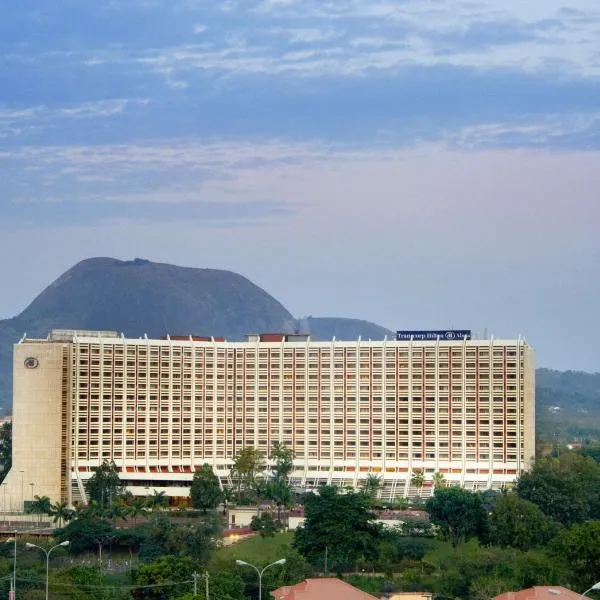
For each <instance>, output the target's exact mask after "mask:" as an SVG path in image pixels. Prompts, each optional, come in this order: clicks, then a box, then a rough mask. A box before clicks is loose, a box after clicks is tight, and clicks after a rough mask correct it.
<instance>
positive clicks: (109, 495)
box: [85, 460, 125, 509]
mask: <svg viewBox="0 0 600 600" xmlns="http://www.w3.org/2000/svg"><path fill="white" fill-rule="evenodd" d="M85 491H86V493H87V495H88V497H89V499H90V502H95V503H96V504H97V505H98V506H99V507H100V508H101V509H105V508H108V507H110V506H112V504H113V501H114V500H116V498H117V497H118V496H120V495H122V494H123V493H124V491H125V484H124V483H123V482H122V481H121V480H120V479H119V472H118V470H117V465H116V464H115V463H114V462H109V461H107V460H104V461H103V462H102V464H101V465H100V466H99V467H98V468H97V469H96V471H95V472H94V474H93V475H92V476H91V477H90V478H89V479H88V480H87V481H86V483H85Z"/></svg>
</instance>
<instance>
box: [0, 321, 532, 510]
mask: <svg viewBox="0 0 600 600" xmlns="http://www.w3.org/2000/svg"><path fill="white" fill-rule="evenodd" d="M534 374H535V369H534V353H533V350H532V348H531V347H530V346H529V345H528V344H527V343H526V342H525V340H523V339H516V340H494V339H492V340H470V339H466V338H465V339H461V340H452V341H448V340H446V339H440V338H437V339H435V340H431V341H416V340H414V339H410V340H407V341H396V340H394V341H391V340H383V341H362V340H357V341H353V342H340V341H335V340H333V341H328V342H316V341H312V340H311V339H310V337H309V336H303V335H287V334H277V335H274V334H270V335H251V336H248V339H247V341H245V342H228V341H225V340H222V339H215V338H200V337H195V336H191V337H170V338H167V339H145V338H144V339H126V338H124V337H122V336H118V335H117V334H116V333H112V332H90V331H64V330H55V331H52V332H51V333H50V334H49V336H48V338H47V339H42V340H36V339H23V340H21V342H20V343H18V344H16V345H15V348H14V398H13V466H12V469H11V471H10V472H9V474H8V476H7V478H6V480H5V483H6V486H5V488H4V491H3V494H4V500H3V501H4V504H5V506H4V510H7V509H8V508H12V509H19V508H21V507H22V506H23V504H24V502H25V501H27V500H29V499H30V497H33V495H34V494H38V495H40V496H42V495H46V496H49V497H50V498H51V499H52V500H53V501H57V500H59V501H66V502H68V503H70V504H71V503H75V502H81V501H85V500H86V496H85V488H84V482H85V480H86V479H88V478H89V477H91V476H92V474H93V472H94V469H95V468H96V467H97V466H98V465H99V464H101V462H102V461H103V460H105V459H107V460H114V461H115V463H116V464H117V466H118V468H119V472H120V477H121V478H122V479H123V480H125V481H126V483H127V486H128V487H129V489H130V490H131V491H132V492H133V493H134V494H139V495H147V494H148V493H149V491H151V490H163V491H165V492H166V493H167V494H168V495H169V496H171V497H184V496H187V495H188V489H189V485H190V482H191V479H192V476H193V472H194V470H195V468H196V467H198V466H200V465H202V464H203V463H209V464H210V465H212V466H213V468H214V470H215V472H216V473H217V474H218V475H219V476H220V477H221V479H222V481H223V482H224V483H225V482H226V481H227V480H228V478H229V473H230V468H231V466H232V462H233V458H234V456H235V455H236V454H237V453H238V452H239V451H240V450H241V449H242V448H243V447H245V446H253V447H255V448H258V449H260V450H261V451H263V452H264V454H265V455H267V454H268V452H269V448H270V447H271V445H272V444H273V442H275V441H280V442H283V443H284V444H287V445H288V446H290V447H291V448H293V450H294V452H295V460H294V471H293V473H292V481H293V484H294V485H295V486H297V487H300V488H312V487H314V486H316V485H319V484H321V483H331V484H336V485H343V486H346V485H351V486H360V485H361V482H362V481H363V480H364V479H365V478H366V477H367V476H368V475H369V474H376V475H378V476H379V477H381V480H382V485H381V495H382V497H383V498H386V499H391V498H393V497H397V496H414V495H416V494H420V495H422V496H426V495H428V494H429V493H431V488H432V484H431V481H432V476H433V474H434V473H441V474H443V475H444V477H445V479H446V481H447V482H449V483H453V484H460V485H462V486H464V487H466V488H467V489H471V490H473V489H487V488H499V487H501V486H504V485H510V484H511V483H512V482H513V481H514V479H515V478H516V477H517V476H518V475H519V474H520V473H521V472H522V471H523V470H524V469H527V467H528V466H529V465H530V464H531V461H532V459H533V456H534V443H535V439H534V428H535V423H534V420H535V407H534V402H535V400H534V394H535V392H534ZM415 471H422V472H423V474H424V476H425V485H424V487H423V489H416V488H415V487H414V486H412V485H411V474H412V473H414V472H415ZM0 500H2V496H1V495H0Z"/></svg>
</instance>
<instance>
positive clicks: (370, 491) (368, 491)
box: [362, 473, 381, 501]
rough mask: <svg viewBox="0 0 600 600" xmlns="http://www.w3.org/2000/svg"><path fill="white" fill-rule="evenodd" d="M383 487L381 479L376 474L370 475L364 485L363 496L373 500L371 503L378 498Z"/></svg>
mask: <svg viewBox="0 0 600 600" xmlns="http://www.w3.org/2000/svg"><path fill="white" fill-rule="evenodd" d="M380 487H381V479H380V478H379V477H378V476H377V475H375V474H374V473H369V474H368V475H367V478H366V479H365V481H364V484H363V488H362V491H363V494H365V495H366V496H367V497H369V498H370V499H371V501H373V500H375V498H377V494H378V493H379V488H380Z"/></svg>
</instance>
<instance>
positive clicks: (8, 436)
mask: <svg viewBox="0 0 600 600" xmlns="http://www.w3.org/2000/svg"><path fill="white" fill-rule="evenodd" d="M11 466H12V422H11V421H8V422H6V423H3V424H2V427H0V483H1V482H2V481H4V478H5V477H6V474H7V473H8V472H9V471H10V468H11Z"/></svg>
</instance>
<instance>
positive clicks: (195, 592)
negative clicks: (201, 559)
mask: <svg viewBox="0 0 600 600" xmlns="http://www.w3.org/2000/svg"><path fill="white" fill-rule="evenodd" d="M192 577H193V578H194V598H196V596H198V577H200V575H198V573H196V571H194V572H193V573H192Z"/></svg>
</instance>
